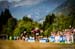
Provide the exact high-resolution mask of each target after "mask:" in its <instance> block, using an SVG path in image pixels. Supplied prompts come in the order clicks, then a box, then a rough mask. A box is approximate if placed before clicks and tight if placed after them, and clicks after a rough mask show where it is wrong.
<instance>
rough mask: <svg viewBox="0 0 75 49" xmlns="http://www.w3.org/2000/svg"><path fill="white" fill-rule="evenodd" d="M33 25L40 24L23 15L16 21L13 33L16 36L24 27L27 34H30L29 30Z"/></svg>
mask: <svg viewBox="0 0 75 49" xmlns="http://www.w3.org/2000/svg"><path fill="white" fill-rule="evenodd" d="M35 27H40V24H38V23H37V22H34V21H32V19H30V18H28V17H23V19H22V20H20V21H18V23H17V26H16V28H15V30H14V35H16V36H18V35H20V34H21V32H23V31H24V30H25V29H26V31H27V33H28V34H30V32H31V30H32V29H33V28H35Z"/></svg>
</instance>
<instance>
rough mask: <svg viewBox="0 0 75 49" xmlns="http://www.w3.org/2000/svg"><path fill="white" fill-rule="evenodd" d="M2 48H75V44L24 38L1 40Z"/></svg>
mask: <svg viewBox="0 0 75 49" xmlns="http://www.w3.org/2000/svg"><path fill="white" fill-rule="evenodd" d="M0 49H75V45H74V44H55V43H39V42H35V43H28V42H25V41H22V40H19V41H13V40H11V41H10V40H9V41H8V40H5V41H4V40H0Z"/></svg>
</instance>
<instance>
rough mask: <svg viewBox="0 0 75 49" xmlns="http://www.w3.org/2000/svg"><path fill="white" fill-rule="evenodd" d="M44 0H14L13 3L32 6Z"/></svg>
mask: <svg viewBox="0 0 75 49" xmlns="http://www.w3.org/2000/svg"><path fill="white" fill-rule="evenodd" d="M43 1H45V0H14V2H13V4H14V6H15V7H17V6H24V5H25V6H32V5H36V4H39V3H41V2H43Z"/></svg>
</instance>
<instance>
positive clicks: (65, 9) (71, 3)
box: [52, 0, 75, 15]
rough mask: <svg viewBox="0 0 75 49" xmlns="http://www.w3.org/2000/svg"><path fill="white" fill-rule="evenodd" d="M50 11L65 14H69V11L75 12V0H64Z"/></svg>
mask: <svg viewBox="0 0 75 49" xmlns="http://www.w3.org/2000/svg"><path fill="white" fill-rule="evenodd" d="M52 12H53V13H56V14H57V13H63V14H65V15H69V13H75V0H66V1H65V2H64V3H62V4H61V5H60V6H58V7H57V8H55V10H53V11H52Z"/></svg>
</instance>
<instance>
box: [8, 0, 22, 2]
mask: <svg viewBox="0 0 75 49" xmlns="http://www.w3.org/2000/svg"><path fill="white" fill-rule="evenodd" d="M8 1H9V2H19V1H21V0H8Z"/></svg>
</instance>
